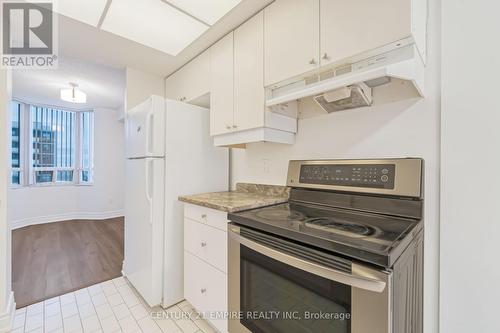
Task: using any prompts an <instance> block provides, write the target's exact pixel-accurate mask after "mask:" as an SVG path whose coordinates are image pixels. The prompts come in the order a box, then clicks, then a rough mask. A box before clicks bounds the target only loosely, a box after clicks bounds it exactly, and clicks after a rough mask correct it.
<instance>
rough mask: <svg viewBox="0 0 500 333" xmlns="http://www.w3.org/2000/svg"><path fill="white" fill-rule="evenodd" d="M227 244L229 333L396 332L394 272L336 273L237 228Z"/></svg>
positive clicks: (358, 269)
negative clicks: (392, 321) (392, 278)
mask: <svg viewBox="0 0 500 333" xmlns="http://www.w3.org/2000/svg"><path fill="white" fill-rule="evenodd" d="M259 234H260V236H259ZM250 236H251V237H250ZM259 238H260V241H259ZM228 239H229V248H228V253H229V254H228V255H229V262H228V264H229V268H228V287H229V290H228V293H229V299H228V302H229V304H228V305H229V311H230V313H231V314H232V317H231V318H230V320H229V333H248V332H253V333H294V332H297V333H303V332H313V333H319V332H325V333H326V332H328V333H389V332H391V313H392V311H391V292H390V290H391V274H390V272H386V271H380V270H375V269H373V268H370V267H367V266H363V265H359V264H357V263H351V262H348V269H346V268H345V267H342V266H340V269H335V268H332V266H335V265H332V264H330V265H322V264H321V260H317V257H315V256H314V255H308V253H307V252H304V248H303V247H302V249H301V247H300V246H299V247H298V248H295V249H294V246H293V243H290V242H287V241H283V240H280V239H277V238H275V237H272V236H269V235H264V234H262V233H259V232H256V231H254V230H248V229H247V228H243V227H240V226H236V225H230V227H229V237H228ZM270 239H271V240H270ZM273 239H274V241H276V243H274V244H275V245H277V246H274V245H273ZM262 240H264V241H262ZM283 249H285V250H283ZM307 258H309V259H311V258H315V259H316V260H308V259H307ZM339 260H340V261H342V262H343V263H345V262H346V260H344V259H339Z"/></svg>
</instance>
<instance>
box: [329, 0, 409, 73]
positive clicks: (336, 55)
mask: <svg viewBox="0 0 500 333" xmlns="http://www.w3.org/2000/svg"><path fill="white" fill-rule="evenodd" d="M413 1H417V0H413ZM320 8H321V11H320V13H321V14H320V15H321V16H320V31H321V65H326V64H329V63H334V62H338V61H340V60H343V59H346V58H348V57H351V56H354V55H357V54H360V53H363V52H366V51H370V50H372V49H375V48H378V47H381V46H383V45H387V44H389V43H392V42H395V41H398V40H401V39H403V38H406V37H409V36H411V34H412V17H411V15H412V0H377V1H366V0H349V1H345V0H321V6H320Z"/></svg>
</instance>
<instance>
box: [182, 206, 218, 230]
mask: <svg viewBox="0 0 500 333" xmlns="http://www.w3.org/2000/svg"><path fill="white" fill-rule="evenodd" d="M184 217H187V218H190V219H191V220H195V221H198V222H201V223H205V224H208V225H211V226H212V227H215V228H217V229H221V230H224V231H227V222H228V220H227V213H226V212H222V211H220V210H215V209H211V208H206V207H202V206H197V205H191V204H185V205H184Z"/></svg>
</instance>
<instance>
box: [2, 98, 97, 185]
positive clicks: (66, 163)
mask: <svg viewBox="0 0 500 333" xmlns="http://www.w3.org/2000/svg"><path fill="white" fill-rule="evenodd" d="M24 110H26V111H24ZM12 112H13V113H12V185H18V186H19V185H24V184H27V185H40V184H45V185H51V184H91V183H92V176H93V175H92V173H93V154H92V153H93V140H92V138H93V120H94V117H93V112H92V111H70V110H63V109H59V108H55V107H46V106H38V105H30V104H24V103H18V102H14V103H13V109H12ZM16 112H17V114H16ZM23 120H24V121H23ZM23 125H24V127H25V128H29V131H28V134H29V135H26V136H23V135H22V134H21V133H22V129H23ZM15 134H17V135H15ZM23 139H24V140H23ZM23 141H25V142H23ZM16 146H17V149H16ZM24 151H26V152H28V153H24ZM16 154H17V155H16ZM23 154H24V155H23ZM15 156H16V157H17V158H15ZM22 156H26V159H25V160H26V163H23V162H25V161H24V160H23V159H22ZM22 166H25V167H26V168H24V169H28V170H29V172H28V173H27V175H26V176H24V177H23V173H22V170H23V168H22ZM23 178H26V179H23Z"/></svg>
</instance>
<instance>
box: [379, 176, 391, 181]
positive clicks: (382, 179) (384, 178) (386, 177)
mask: <svg viewBox="0 0 500 333" xmlns="http://www.w3.org/2000/svg"><path fill="white" fill-rule="evenodd" d="M380 180H381V181H383V182H384V183H385V182H387V181H388V180H389V177H388V176H387V175H382V177H380Z"/></svg>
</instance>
